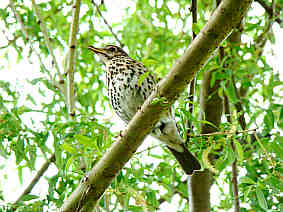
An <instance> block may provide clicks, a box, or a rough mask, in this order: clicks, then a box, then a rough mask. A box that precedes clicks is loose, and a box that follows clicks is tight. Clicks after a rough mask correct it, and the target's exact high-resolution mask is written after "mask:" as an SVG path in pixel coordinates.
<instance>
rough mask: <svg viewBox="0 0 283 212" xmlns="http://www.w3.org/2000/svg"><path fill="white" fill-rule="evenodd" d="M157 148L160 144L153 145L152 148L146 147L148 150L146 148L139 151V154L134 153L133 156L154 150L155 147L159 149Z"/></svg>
mask: <svg viewBox="0 0 283 212" xmlns="http://www.w3.org/2000/svg"><path fill="white" fill-rule="evenodd" d="M159 146H160V144H159V145H154V146H151V147H148V148H146V149H144V150H141V151H139V152H136V153H135V155H138V154H141V153H143V152H146V151H149V150H152V149H155V148H156V147H159Z"/></svg>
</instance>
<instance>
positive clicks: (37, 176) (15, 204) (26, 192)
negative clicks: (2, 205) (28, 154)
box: [12, 154, 55, 209]
mask: <svg viewBox="0 0 283 212" xmlns="http://www.w3.org/2000/svg"><path fill="white" fill-rule="evenodd" d="M53 162H55V154H53V155H51V157H50V158H49V159H48V160H47V161H46V162H45V163H44V164H43V165H42V167H41V168H40V169H39V170H38V172H37V173H36V175H35V176H34V178H33V179H32V181H31V182H30V184H29V185H28V186H27V187H26V189H25V190H24V192H23V193H22V194H21V195H20V196H19V198H18V199H17V200H16V201H15V203H13V206H12V208H14V209H16V208H17V207H18V204H19V202H20V201H21V200H22V198H23V197H24V196H25V195H27V194H29V193H30V192H31V190H32V189H33V188H34V186H35V185H36V184H37V182H38V181H39V180H40V178H41V177H42V176H43V174H44V173H45V172H46V171H47V169H48V167H49V166H50V164H51V163H53Z"/></svg>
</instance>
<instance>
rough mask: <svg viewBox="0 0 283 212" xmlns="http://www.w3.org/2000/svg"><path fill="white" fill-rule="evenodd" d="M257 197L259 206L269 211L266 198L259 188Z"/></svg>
mask: <svg viewBox="0 0 283 212" xmlns="http://www.w3.org/2000/svg"><path fill="white" fill-rule="evenodd" d="M256 197H257V201H258V204H259V206H260V207H261V208H262V209H264V210H268V206H267V202H266V199H265V197H264V194H263V192H262V190H261V189H260V188H259V187H257V188H256Z"/></svg>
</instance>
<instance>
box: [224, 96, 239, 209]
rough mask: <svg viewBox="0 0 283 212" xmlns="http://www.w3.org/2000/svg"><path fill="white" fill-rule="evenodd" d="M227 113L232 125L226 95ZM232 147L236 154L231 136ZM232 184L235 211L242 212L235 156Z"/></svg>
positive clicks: (225, 108)
mask: <svg viewBox="0 0 283 212" xmlns="http://www.w3.org/2000/svg"><path fill="white" fill-rule="evenodd" d="M224 102H225V107H224V110H225V114H226V116H227V118H228V122H229V123H230V124H231V125H232V114H231V111H230V106H229V100H228V98H227V96H226V95H225V101H224ZM230 139H231V147H232V149H233V152H234V154H235V153H236V148H235V144H234V141H233V138H232V137H231V138H230ZM232 186H233V194H234V195H233V196H234V206H235V210H234V211H235V212H240V199H239V189H238V170H237V158H235V160H234V162H233V163H232Z"/></svg>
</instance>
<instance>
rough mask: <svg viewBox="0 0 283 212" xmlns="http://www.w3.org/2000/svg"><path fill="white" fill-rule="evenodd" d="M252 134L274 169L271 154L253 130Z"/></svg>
mask: <svg viewBox="0 0 283 212" xmlns="http://www.w3.org/2000/svg"><path fill="white" fill-rule="evenodd" d="M254 136H255V139H256V141H257V142H258V143H259V146H260V147H261V148H262V150H263V152H264V154H265V155H266V157H267V158H268V159H269V160H270V162H271V166H272V168H273V169H274V168H275V162H274V161H273V158H272V156H270V154H268V152H267V150H266V148H265V147H264V145H263V143H262V142H261V140H260V138H259V137H258V135H257V134H256V132H254Z"/></svg>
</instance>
